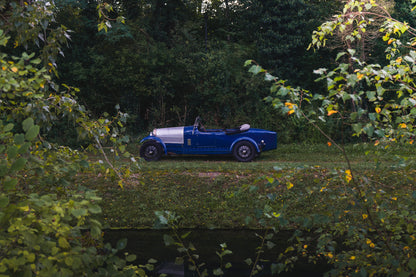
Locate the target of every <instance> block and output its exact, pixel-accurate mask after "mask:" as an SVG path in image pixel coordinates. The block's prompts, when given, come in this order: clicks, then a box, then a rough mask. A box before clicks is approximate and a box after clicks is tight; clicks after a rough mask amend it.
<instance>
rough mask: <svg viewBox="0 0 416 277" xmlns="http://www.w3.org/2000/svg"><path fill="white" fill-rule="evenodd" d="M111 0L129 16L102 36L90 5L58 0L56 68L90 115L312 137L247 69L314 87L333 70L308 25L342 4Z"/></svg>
mask: <svg viewBox="0 0 416 277" xmlns="http://www.w3.org/2000/svg"><path fill="white" fill-rule="evenodd" d="M108 2H109V3H110V4H111V5H113V7H114V10H113V11H112V12H110V13H109V14H107V16H109V17H110V18H116V17H117V16H120V15H122V16H124V17H125V18H126V22H125V24H122V23H117V22H115V21H114V22H111V21H110V22H111V25H112V27H111V28H109V29H108V32H107V33H106V32H99V33H97V32H96V28H97V23H98V21H99V19H98V16H97V12H96V6H97V2H96V1H92V0H91V1H81V2H79V1H70V0H59V1H57V2H56V3H57V16H56V19H57V24H62V25H64V26H66V27H67V28H68V29H69V30H72V32H71V33H70V35H71V41H70V42H69V44H68V48H67V49H65V56H61V57H60V59H59V61H58V64H57V66H58V72H59V74H58V77H59V79H58V82H59V83H68V84H71V85H74V86H77V87H79V88H80V92H79V94H78V98H79V100H80V102H82V103H84V104H85V105H86V106H87V107H88V108H89V109H90V110H91V111H92V112H93V114H95V115H97V116H98V115H100V114H102V113H104V112H107V113H110V114H111V113H113V112H114V111H115V109H114V106H115V105H116V104H119V105H120V106H121V109H122V110H123V111H125V112H127V113H129V115H130V121H129V125H128V127H129V130H130V132H131V134H133V135H139V134H140V133H142V132H145V131H147V130H148V129H151V128H154V127H163V126H174V125H178V124H179V125H184V124H190V123H191V122H192V121H193V119H194V117H195V116H197V115H201V116H202V117H203V118H204V120H205V121H206V124H207V125H213V126H224V127H226V126H230V127H233V126H234V125H237V124H242V123H250V124H252V125H253V126H256V127H261V128H269V129H273V130H276V131H278V132H279V133H280V134H281V136H280V139H281V141H282V140H283V142H289V141H299V140H308V139H309V140H311V139H312V140H314V138H313V137H314V135H311V134H310V133H308V130H307V127H306V124H305V122H298V121H296V122H293V119H288V118H287V117H285V116H284V115H280V114H277V112H276V111H274V110H273V109H272V108H271V107H269V106H268V104H267V103H265V102H264V101H263V98H264V97H266V96H268V94H269V91H268V88H267V87H268V86H267V84H265V82H264V81H263V80H262V79H260V78H258V77H253V76H251V75H249V74H248V73H247V68H245V67H244V66H243V65H244V61H245V60H247V59H254V60H256V61H257V62H258V63H259V64H261V65H263V67H265V68H267V69H268V70H270V71H271V72H272V73H273V74H274V75H275V76H279V77H280V78H282V79H287V80H288V81H289V82H290V83H291V84H294V85H299V86H302V87H304V88H307V89H310V90H315V91H320V90H321V89H322V86H321V84H320V83H316V82H315V81H314V80H315V78H316V76H315V75H314V74H313V73H312V71H313V69H316V68H318V67H322V66H325V64H327V65H328V67H329V65H330V64H331V63H332V62H333V58H334V55H331V54H330V52H331V50H328V49H326V50H322V51H318V52H314V51H307V50H306V49H307V47H308V45H309V43H310V37H311V33H312V31H313V30H314V29H315V28H316V27H317V26H318V25H319V24H320V23H321V22H323V21H324V20H325V19H327V18H329V17H330V15H331V14H333V13H334V11H336V10H337V9H339V8H340V7H341V5H342V1H328V0H309V1H307V0H262V1H260V0H240V1H219V0H217V1H209V2H208V1H202V0H187V1H185V0H175V1H167V0H122V1H108ZM397 2H398V4H397V8H398V10H397V13H399V14H401V15H402V16H403V17H406V16H407V17H410V15H408V14H407V13H405V12H404V8H405V7H406V8H407V6H408V5H410V4H409V3H408V1H405V0H400V1H399V0H398V1H397ZM409 20H411V18H409ZM380 56H383V53H380ZM372 58H374V57H372ZM376 58H377V57H376ZM333 124H336V122H334V123H333ZM317 136H318V137H319V135H317ZM317 140H319V138H317Z"/></svg>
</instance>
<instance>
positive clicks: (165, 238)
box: [163, 234, 175, 246]
mask: <svg viewBox="0 0 416 277" xmlns="http://www.w3.org/2000/svg"><path fill="white" fill-rule="evenodd" d="M163 241H164V242H165V245H166V246H170V245H174V244H175V240H174V239H173V237H172V236H170V235H166V234H165V235H163Z"/></svg>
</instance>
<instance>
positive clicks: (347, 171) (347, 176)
mask: <svg viewBox="0 0 416 277" xmlns="http://www.w3.org/2000/svg"><path fill="white" fill-rule="evenodd" d="M345 180H347V182H348V183H349V182H351V180H352V174H351V170H349V169H347V170H345Z"/></svg>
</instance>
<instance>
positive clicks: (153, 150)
mask: <svg viewBox="0 0 416 277" xmlns="http://www.w3.org/2000/svg"><path fill="white" fill-rule="evenodd" d="M156 153H157V149H156V147H154V146H149V147H148V148H147V151H146V155H147V156H148V157H152V156H154V155H155V154H156Z"/></svg>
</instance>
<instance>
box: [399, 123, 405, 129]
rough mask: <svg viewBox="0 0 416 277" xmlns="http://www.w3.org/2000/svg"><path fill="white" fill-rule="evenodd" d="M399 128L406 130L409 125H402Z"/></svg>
mask: <svg viewBox="0 0 416 277" xmlns="http://www.w3.org/2000/svg"><path fill="white" fill-rule="evenodd" d="M399 126H400V128H402V129H406V128H407V125H406V124H405V123H400V124H399Z"/></svg>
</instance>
